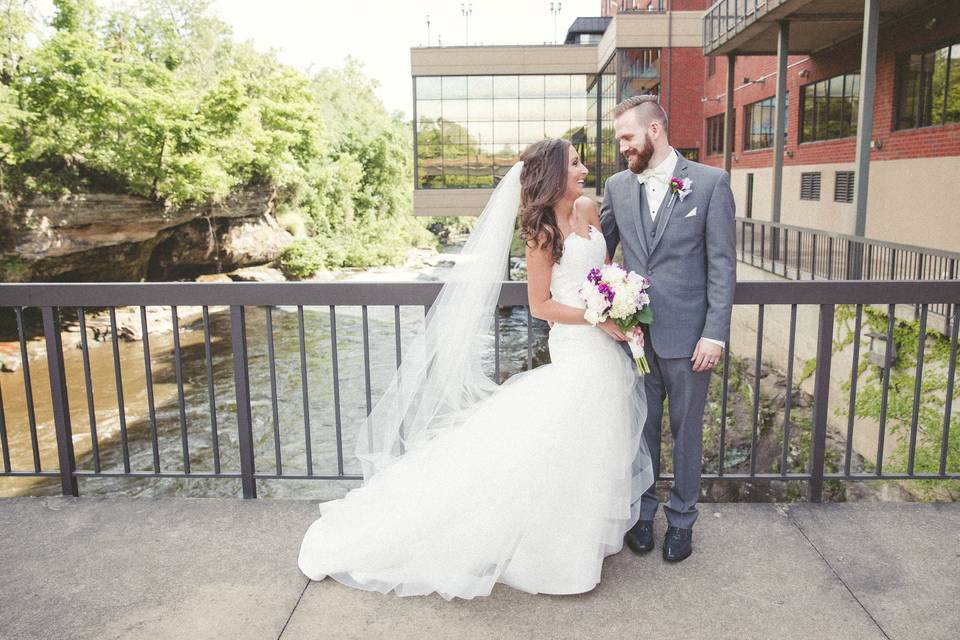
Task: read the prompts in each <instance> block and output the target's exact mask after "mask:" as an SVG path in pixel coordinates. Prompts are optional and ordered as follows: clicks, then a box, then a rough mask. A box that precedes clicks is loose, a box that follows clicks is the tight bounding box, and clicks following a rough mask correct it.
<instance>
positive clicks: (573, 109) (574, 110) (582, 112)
mask: <svg viewBox="0 0 960 640" xmlns="http://www.w3.org/2000/svg"><path fill="white" fill-rule="evenodd" d="M958 64H960V61H958ZM570 119H571V120H576V121H577V122H580V121H583V122H586V120H587V98H586V97H573V98H570Z"/></svg>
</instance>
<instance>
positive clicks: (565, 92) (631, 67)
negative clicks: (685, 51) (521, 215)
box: [414, 49, 660, 189]
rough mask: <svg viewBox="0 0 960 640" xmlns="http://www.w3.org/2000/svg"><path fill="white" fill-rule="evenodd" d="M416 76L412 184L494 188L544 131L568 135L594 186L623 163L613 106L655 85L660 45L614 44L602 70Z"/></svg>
mask: <svg viewBox="0 0 960 640" xmlns="http://www.w3.org/2000/svg"><path fill="white" fill-rule="evenodd" d="M414 82H415V84H414V90H415V94H414V103H415V129H416V131H415V135H416V159H417V161H416V188H418V189H462V188H492V187H493V186H495V185H496V184H497V182H498V181H499V180H500V178H502V177H503V176H504V175H505V174H506V172H507V171H508V170H509V169H510V167H511V166H513V164H514V163H515V162H517V160H518V159H519V157H520V154H521V153H522V152H523V150H524V149H525V148H526V147H527V146H529V145H530V144H533V143H534V142H537V141H539V140H542V139H544V138H564V139H566V140H569V141H570V142H571V144H573V145H574V147H576V149H577V151H578V152H579V154H580V157H581V158H582V160H583V161H584V162H585V163H586V164H587V166H588V167H589V168H590V170H591V172H590V175H589V176H588V178H587V185H586V186H587V187H588V188H595V187H598V186H599V185H602V184H603V183H602V180H603V179H605V178H606V177H609V176H610V175H612V174H613V173H616V172H617V171H619V170H620V166H621V164H620V155H619V153H618V151H617V144H616V140H615V138H614V134H613V109H614V107H615V106H616V104H617V102H619V101H620V100H623V99H625V98H627V97H630V96H633V95H637V94H640V93H658V92H659V89H660V50H659V49H621V50H618V51H617V52H616V54H615V55H614V56H612V58H611V59H610V61H609V62H608V63H607V64H606V65H605V66H604V68H603V69H602V70H601V72H600V73H599V74H589V75H585V74H574V75H559V74H556V75H554V74H550V75H471V76H466V75H462V76H418V77H416V78H415V79H414ZM598 173H599V175H598Z"/></svg>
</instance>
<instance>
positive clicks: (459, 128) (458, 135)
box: [443, 120, 468, 145]
mask: <svg viewBox="0 0 960 640" xmlns="http://www.w3.org/2000/svg"><path fill="white" fill-rule="evenodd" d="M467 140H468V136H467V129H466V127H464V126H463V125H462V124H460V123H458V122H454V121H452V120H444V121H443V143H444V145H449V144H454V145H457V144H467Z"/></svg>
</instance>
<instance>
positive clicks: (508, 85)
mask: <svg viewBox="0 0 960 640" xmlns="http://www.w3.org/2000/svg"><path fill="white" fill-rule="evenodd" d="M517 84H518V80H517V76H494V77H493V96H494V97H495V98H516V97H517V95H519V94H518V92H517Z"/></svg>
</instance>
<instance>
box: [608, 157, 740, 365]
mask: <svg viewBox="0 0 960 640" xmlns="http://www.w3.org/2000/svg"><path fill="white" fill-rule="evenodd" d="M674 176H675V177H679V178H683V177H689V178H690V179H691V180H692V181H693V182H692V184H691V193H689V194H688V195H687V196H686V197H685V198H684V199H683V201H680V199H679V198H678V197H677V196H675V195H674V194H672V193H671V192H669V191H668V193H667V195H666V196H665V197H664V203H663V205H662V206H661V208H660V210H659V212H658V213H657V217H656V227H655V228H654V223H653V221H651V220H650V219H649V218H647V219H643V218H642V214H641V210H643V211H647V210H648V209H647V208H646V204H645V203H642V202H641V200H643V199H645V198H646V195H645V194H644V191H645V190H644V189H642V188H641V185H640V184H639V183H638V182H637V178H636V175H634V174H633V173H632V172H630V171H621V172H620V173H617V174H615V175H612V176H610V178H609V179H608V180H607V181H606V183H605V185H604V196H603V206H602V207H601V209H600V222H601V226H602V227H603V235H604V236H605V238H606V241H607V251H608V252H609V254H610V256H611V257H612V256H613V254H614V251H616V249H617V245H618V244H619V243H621V242H622V243H623V261H624V267H625V268H626V269H627V270H628V271H636V272H637V273H639V274H641V275H645V276H647V277H649V278H650V282H651V284H650V289H649V293H650V305H651V309H652V310H653V323H652V324H651V325H650V328H649V335H650V342H651V343H652V347H653V349H654V351H655V352H656V354H657V355H658V356H659V357H661V358H689V357H690V356H692V355H693V350H694V348H695V347H696V344H697V341H698V340H699V339H700V338H701V337H704V338H713V339H714V340H723V341H726V340H727V337H728V334H729V332H730V313H731V311H732V308H733V291H734V287H735V286H736V279H737V265H736V231H735V223H734V215H735V205H734V202H733V193H732V192H731V191H730V176H729V174H727V172H725V171H723V170H721V169H717V168H715V167H710V166H707V165H703V164H700V163H698V162H693V161H691V160H686V159H685V158H683V157H682V156H680V157H679V158H678V160H677V167H676V169H675V170H674ZM694 210H696V211H694ZM691 213H693V215H691Z"/></svg>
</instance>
